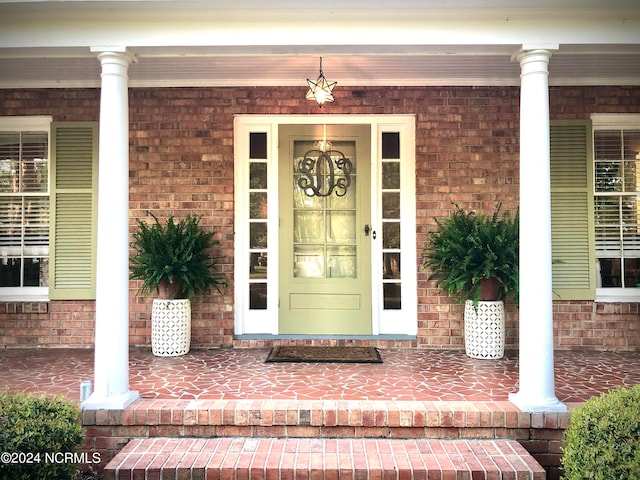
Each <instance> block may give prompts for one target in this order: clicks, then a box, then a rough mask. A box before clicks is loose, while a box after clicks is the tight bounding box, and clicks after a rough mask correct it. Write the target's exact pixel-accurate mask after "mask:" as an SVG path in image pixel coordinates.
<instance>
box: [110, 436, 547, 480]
mask: <svg viewBox="0 0 640 480" xmlns="http://www.w3.org/2000/svg"><path fill="white" fill-rule="evenodd" d="M138 477H139V478H144V479H151V478H158V479H160V478H163V479H168V478H171V479H175V478H185V479H202V480H204V479H251V480H270V479H274V480H275V479H279V480H285V479H290V480H293V479H295V480H314V479H318V480H321V479H326V480H330V479H331V480H333V479H363V480H365V479H385V480H392V479H398V480H400V479H407V480H409V479H429V480H436V479H438V480H445V479H451V480H456V479H464V478H467V479H474V480H475V479H525V478H526V479H531V480H543V479H545V478H546V472H545V470H544V469H543V468H542V467H541V466H540V464H538V462H536V461H535V460H534V458H533V457H532V456H531V455H530V454H529V453H528V452H527V451H526V450H525V449H524V447H522V445H520V444H519V443H518V442H516V441H515V440H434V439H380V438H368V439H362V438H348V439H335V438H248V437H231V438H230V437H226V438H183V439H179V438H167V437H160V438H145V439H135V440H132V441H131V442H129V444H127V446H126V447H125V448H124V449H123V450H122V451H121V452H120V453H119V454H118V455H117V456H116V458H114V460H113V461H112V462H111V463H110V464H109V465H108V466H107V468H106V469H105V478H106V479H109V478H111V479H117V480H121V479H130V478H138Z"/></svg>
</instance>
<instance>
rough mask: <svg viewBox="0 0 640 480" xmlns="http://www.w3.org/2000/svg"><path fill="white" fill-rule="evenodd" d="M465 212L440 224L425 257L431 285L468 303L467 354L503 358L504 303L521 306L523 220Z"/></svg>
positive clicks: (431, 235) (514, 217) (466, 322)
mask: <svg viewBox="0 0 640 480" xmlns="http://www.w3.org/2000/svg"><path fill="white" fill-rule="evenodd" d="M501 206H502V205H501V204H498V205H497V206H496V208H495V210H494V212H493V214H492V215H487V214H483V213H480V214H477V213H475V212H473V211H465V210H463V209H462V208H460V207H459V206H458V205H456V210H455V212H454V213H453V215H452V216H451V217H449V218H446V219H444V220H438V219H436V224H437V227H438V228H437V230H435V231H432V232H430V233H429V236H428V239H427V245H426V247H425V249H424V251H423V260H424V263H423V267H424V268H425V269H428V270H430V272H431V274H430V276H429V279H430V280H431V279H435V281H436V286H437V287H438V288H439V289H440V290H441V291H443V292H445V293H447V294H448V295H450V296H452V297H453V298H455V299H457V300H458V301H460V302H464V303H465V317H464V322H465V349H466V352H467V355H468V356H470V357H473V358H501V357H502V356H503V355H504V338H505V332H504V330H505V327H504V300H505V299H507V298H510V299H512V300H513V301H514V302H516V303H517V301H518V293H519V289H518V284H519V240H518V230H519V215H518V214H517V213H516V214H515V215H513V216H512V215H511V214H510V213H509V212H504V213H503V214H502V215H500V210H501Z"/></svg>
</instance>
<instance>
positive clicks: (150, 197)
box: [0, 86, 640, 350]
mask: <svg viewBox="0 0 640 480" xmlns="http://www.w3.org/2000/svg"><path fill="white" fill-rule="evenodd" d="M304 93H305V88H304V87H303V86H300V87H283V88H277V89H272V88H215V89H214V88H162V89H153V88H136V89H130V93H129V97H130V98H129V106H130V222H131V226H132V228H133V226H134V224H135V219H137V218H147V217H148V212H153V213H154V214H157V215H158V216H159V217H160V218H166V217H167V216H168V215H171V214H173V215H176V216H181V215H183V214H185V213H187V212H194V213H196V214H202V215H203V225H204V226H206V227H207V228H212V229H214V230H215V231H216V232H217V238H218V239H219V240H221V241H222V246H221V247H220V249H219V250H218V251H216V252H215V253H217V254H220V255H223V256H224V257H225V262H224V265H223V269H224V271H225V272H226V273H227V275H228V277H229V279H230V280H232V279H233V194H234V192H233V116H234V115H236V114H315V113H318V109H317V107H316V106H314V104H313V103H312V102H309V101H306V100H304ZM519 95H520V90H519V88H515V87H495V88H488V87H454V88H445V87H427V88H419V87H394V88H379V87H371V88H349V87H343V88H341V89H340V90H339V91H336V103H335V104H331V105H330V106H328V107H327V108H326V109H325V110H326V111H325V110H323V111H322V113H333V114H347V113H353V114H415V115H416V122H417V123H416V177H417V184H416V189H417V197H418V198H417V212H416V214H417V223H418V225H417V241H418V244H417V247H418V252H420V250H421V249H422V248H423V246H424V244H425V241H426V235H427V233H428V231H430V230H431V229H433V228H434V225H435V222H434V220H433V218H434V217H441V216H448V215H449V214H450V213H451V212H452V211H453V209H454V205H453V203H452V202H455V203H457V204H458V205H460V206H461V207H463V208H473V209H476V210H484V211H492V210H493V208H494V206H495V204H496V203H497V202H503V206H504V208H505V209H509V210H513V209H515V208H517V205H518V193H519V179H518V176H519V172H518V168H519V165H518V156H519V153H518V142H519V118H518V115H519ZM550 100H551V116H552V118H554V119H573V118H576V119H579V118H588V117H589V115H590V114H591V113H594V112H601V113H602V112H604V113H611V112H617V113H640V89H638V88H631V87H619V88H616V87H613V88H612V87H607V88H597V87H580V88H577V87H554V88H551V89H550ZM0 115H52V116H53V118H54V120H67V121H80V120H97V119H98V116H99V90H97V89H50V90H0ZM416 261H417V264H418V265H419V264H420V259H419V258H417V259H416ZM137 289H138V284H137V283H135V282H132V283H131V296H130V299H131V300H130V306H131V318H130V326H131V330H130V341H131V343H132V344H134V345H147V344H149V342H150V310H151V308H150V302H151V301H150V299H147V298H144V297H139V296H138V295H137ZM418 297H419V305H418V335H419V338H418V342H417V345H418V347H426V348H447V349H451V348H453V349H461V348H463V337H462V334H463V329H462V320H461V319H462V306H461V305H458V304H456V303H454V302H452V300H451V299H450V298H448V297H446V296H444V295H442V294H441V293H440V292H439V291H438V290H437V289H435V288H434V286H433V283H432V282H429V281H428V280H427V275H426V273H425V272H423V271H422V270H419V273H418ZM2 305H4V304H0V345H4V346H19V345H51V344H55V345H69V346H87V345H90V344H91V343H92V341H93V329H92V326H91V315H92V313H91V312H92V311H93V305H92V302H86V303H84V304H83V303H77V304H76V303H73V302H72V303H71V304H68V303H66V302H53V301H52V302H50V303H48V304H45V305H46V306H45V307H43V306H39V307H38V309H42V308H45V309H46V312H42V311H40V310H38V311H37V312H27V311H24V310H23V309H22V308H21V307H19V306H15V305H14V306H11V305H13V304H7V307H6V308H7V310H6V311H5V309H4V308H3V307H2ZM14 308H15V309H17V310H16V311H15V312H13V310H12V309H14ZM27 309H28V308H27ZM18 310H19V311H18ZM555 315H556V329H557V332H558V339H557V346H558V347H559V348H602V349H604V348H612V349H630V350H637V349H638V347H639V345H640V340H639V339H638V338H639V334H638V328H637V324H638V305H637V304H633V305H624V304H619V305H617V304H616V305H608V304H607V305H595V304H593V303H592V302H587V303H586V304H584V303H580V302H558V303H556V306H555ZM54 317H55V320H54ZM52 322H53V323H52ZM55 322H58V324H56V323H55ZM612 330H613V331H612ZM46 332H49V333H48V334H47V333H46ZM517 333H518V319H517V309H516V307H515V306H514V305H507V348H517V342H518V334H517ZM50 337H52V338H50ZM232 338H233V285H231V287H230V288H229V289H228V290H227V291H226V292H225V295H224V296H220V295H217V294H215V295H211V296H205V297H199V298H197V299H195V300H194V305H193V328H192V341H193V345H194V346H195V347H199V346H200V347H216V346H219V345H231V344H232Z"/></svg>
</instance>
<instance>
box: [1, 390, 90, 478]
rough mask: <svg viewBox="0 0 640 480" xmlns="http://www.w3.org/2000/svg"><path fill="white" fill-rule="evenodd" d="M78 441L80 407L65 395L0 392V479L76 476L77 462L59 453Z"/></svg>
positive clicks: (71, 449)
mask: <svg viewBox="0 0 640 480" xmlns="http://www.w3.org/2000/svg"><path fill="white" fill-rule="evenodd" d="M81 442H82V426H81V424H80V409H79V408H78V406H76V405H75V404H73V403H72V402H71V401H69V400H68V399H67V398H65V397H62V396H44V395H39V394H32V393H24V392H1V391H0V454H2V456H3V458H2V461H1V462H0V479H2V480H4V479H7V480H9V479H11V480H23V479H25V480H27V479H56V480H57V479H76V478H77V476H78V465H76V464H74V463H72V462H69V461H65V460H61V457H60V456H59V455H60V453H71V454H73V453H76V452H77V450H78V447H79V446H80V443H81ZM54 454H58V457H55V456H54Z"/></svg>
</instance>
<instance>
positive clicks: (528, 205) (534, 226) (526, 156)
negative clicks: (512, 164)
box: [509, 49, 566, 412]
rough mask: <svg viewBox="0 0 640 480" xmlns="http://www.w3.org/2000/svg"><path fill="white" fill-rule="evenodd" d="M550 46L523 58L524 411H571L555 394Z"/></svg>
mask: <svg viewBox="0 0 640 480" xmlns="http://www.w3.org/2000/svg"><path fill="white" fill-rule="evenodd" d="M550 57H551V52H550V51H549V50H546V49H545V50H543V49H534V50H523V51H522V52H520V53H519V54H518V56H517V59H518V61H519V62H520V72H521V75H520V77H521V87H520V308H519V312H520V334H519V335H520V359H519V363H520V390H519V391H518V393H515V394H512V395H510V397H509V400H510V401H511V402H513V403H514V404H516V406H518V407H519V408H520V409H521V410H523V411H528V412H536V411H556V412H557V411H566V407H565V406H564V404H562V403H561V402H559V401H558V399H557V398H556V396H555V382H554V372H553V303H552V302H553V292H552V286H551V176H550V166H549V163H550V153H549V70H548V66H549V58H550Z"/></svg>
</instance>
